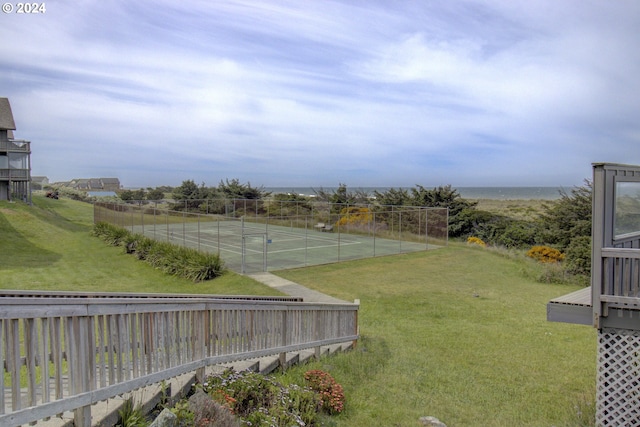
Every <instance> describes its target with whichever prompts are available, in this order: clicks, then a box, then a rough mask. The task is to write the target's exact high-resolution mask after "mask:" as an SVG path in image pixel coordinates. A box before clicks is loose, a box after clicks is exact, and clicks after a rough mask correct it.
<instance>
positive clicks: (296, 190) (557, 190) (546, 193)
mask: <svg viewBox="0 0 640 427" xmlns="http://www.w3.org/2000/svg"><path fill="white" fill-rule="evenodd" d="M395 188H396V189H397V188H398V187H395ZM425 188H426V189H429V190H430V189H432V187H425ZM452 188H454V189H455V190H457V191H458V194H460V196H461V197H462V198H464V199H497V200H500V199H502V200H520V199H540V200H556V199H559V198H560V197H561V192H563V191H564V192H567V193H569V192H570V191H571V189H570V188H564V187H452ZM389 189H390V187H347V190H348V191H350V192H356V191H362V192H365V193H367V194H373V192H374V191H378V192H384V191H387V190H389ZM405 189H406V190H410V188H405ZM264 190H265V191H268V192H271V193H272V194H280V193H284V194H288V193H289V194H299V195H304V196H313V195H315V194H316V193H317V192H318V191H320V190H322V191H325V192H328V193H331V192H333V191H335V190H337V187H265V188H264Z"/></svg>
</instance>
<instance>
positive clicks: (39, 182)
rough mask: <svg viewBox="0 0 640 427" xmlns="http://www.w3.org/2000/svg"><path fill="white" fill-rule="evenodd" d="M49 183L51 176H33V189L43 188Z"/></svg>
mask: <svg viewBox="0 0 640 427" xmlns="http://www.w3.org/2000/svg"><path fill="white" fill-rule="evenodd" d="M47 185H49V178H47V177H46V176H32V177H31V188H32V189H33V190H42V189H43V188H44V187H46V186H47Z"/></svg>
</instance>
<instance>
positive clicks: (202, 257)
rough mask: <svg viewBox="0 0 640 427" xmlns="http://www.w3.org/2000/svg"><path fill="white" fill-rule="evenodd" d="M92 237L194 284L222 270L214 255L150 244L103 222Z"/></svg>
mask: <svg viewBox="0 0 640 427" xmlns="http://www.w3.org/2000/svg"><path fill="white" fill-rule="evenodd" d="M92 234H93V235H94V236H96V237H99V238H101V239H102V240H104V241H105V242H107V243H108V244H110V245H113V246H122V247H124V249H125V252H126V253H128V254H133V255H135V256H136V257H137V258H138V259H140V260H143V261H145V262H147V263H148V264H150V265H151V266H153V267H154V268H157V269H159V270H162V271H163V272H165V273H167V274H172V275H175V276H179V277H184V278H185V279H189V280H192V281H194V282H201V281H204V280H211V279H214V278H216V277H218V276H220V275H222V273H224V270H225V267H224V263H223V261H222V260H221V259H220V257H219V256H218V255H216V254H209V253H204V252H200V251H198V250H196V249H191V248H185V247H184V246H178V245H174V244H171V243H167V242H160V241H157V240H153V239H150V238H148V237H145V236H143V235H142V234H134V233H131V232H129V231H128V230H125V229H124V228H121V227H117V226H115V225H112V224H109V223H106V222H98V223H96V224H95V225H94V226H93V231H92Z"/></svg>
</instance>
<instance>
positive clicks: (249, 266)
mask: <svg viewBox="0 0 640 427" xmlns="http://www.w3.org/2000/svg"><path fill="white" fill-rule="evenodd" d="M267 242H268V238H267V233H242V274H247V273H257V272H262V271H267Z"/></svg>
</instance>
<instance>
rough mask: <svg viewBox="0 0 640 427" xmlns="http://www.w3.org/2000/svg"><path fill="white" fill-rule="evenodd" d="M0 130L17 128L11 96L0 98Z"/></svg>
mask: <svg viewBox="0 0 640 427" xmlns="http://www.w3.org/2000/svg"><path fill="white" fill-rule="evenodd" d="M0 130H16V122H15V121H14V120H13V113H12V112H11V104H9V98H0Z"/></svg>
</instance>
